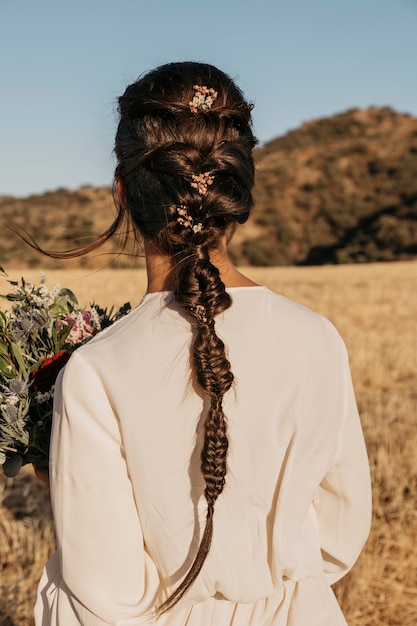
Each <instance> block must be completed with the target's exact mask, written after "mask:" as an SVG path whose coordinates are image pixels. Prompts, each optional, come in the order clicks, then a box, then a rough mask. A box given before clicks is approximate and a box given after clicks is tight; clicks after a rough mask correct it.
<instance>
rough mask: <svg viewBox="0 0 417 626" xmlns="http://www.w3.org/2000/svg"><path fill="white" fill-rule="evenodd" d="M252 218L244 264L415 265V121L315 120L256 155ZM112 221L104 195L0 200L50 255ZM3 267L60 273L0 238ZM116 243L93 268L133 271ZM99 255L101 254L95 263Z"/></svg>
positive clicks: (364, 115) (3, 233) (14, 241)
mask: <svg viewBox="0 0 417 626" xmlns="http://www.w3.org/2000/svg"><path fill="white" fill-rule="evenodd" d="M256 166H257V176H256V186H255V201H256V205H255V210H254V214H253V219H252V220H251V222H250V223H249V224H247V225H245V226H244V227H243V228H241V229H240V230H239V231H238V232H237V233H236V236H235V238H234V240H233V242H232V244H231V254H232V256H233V258H234V260H235V261H236V262H238V263H240V264H246V265H320V264H325V263H352V262H353V263H356V262H361V263H362V262H375V261H394V260H406V259H411V258H415V257H417V119H416V118H413V117H412V116H410V115H407V114H400V113H396V112H395V111H393V110H392V109H390V108H388V107H385V108H375V107H373V108H369V109H365V110H360V109H352V110H349V111H346V112H345V113H341V114H338V115H335V116H333V117H329V118H325V119H319V120H313V121H310V122H307V123H305V124H303V125H302V126H301V128H299V129H297V130H295V131H291V132H289V133H287V134H286V135H285V136H283V137H280V138H278V139H274V140H273V141H271V142H269V143H267V144H266V145H264V146H263V147H262V148H260V149H259V150H258V151H257V153H256ZM113 212H114V208H113V201H112V198H111V191H110V189H108V188H98V189H96V188H92V187H83V188H81V189H79V190H77V191H68V190H65V189H59V190H56V191H53V192H48V193H45V194H43V195H36V196H30V197H28V198H24V199H18V198H12V197H0V221H1V222H2V223H7V222H8V221H9V220H13V221H14V222H15V223H16V224H17V225H18V226H20V227H24V228H26V230H27V231H28V232H29V233H30V234H31V235H32V236H33V237H34V238H35V239H36V240H37V241H38V242H39V243H40V244H41V245H42V246H44V247H46V248H47V249H64V248H68V247H72V246H73V245H74V244H77V243H81V242H82V243H85V242H86V241H89V240H91V239H92V238H94V236H95V235H98V234H99V233H101V232H103V230H104V229H105V228H106V227H107V226H108V225H109V224H110V222H111V219H112V215H113ZM0 249H1V251H2V252H1V258H0V264H1V265H6V266H7V265H11V264H13V265H14V266H16V265H17V264H22V265H23V264H24V265H28V264H31V265H42V266H51V265H54V266H57V265H58V266H63V262H60V261H58V262H57V261H54V260H49V259H45V258H44V257H41V256H40V255H39V254H38V253H36V252H34V251H32V250H31V249H30V248H28V247H27V246H25V245H22V242H21V241H20V240H19V239H18V238H17V237H15V236H11V234H10V232H8V231H7V229H5V228H2V229H1V230H0ZM118 249H119V242H112V243H111V244H109V245H108V246H107V247H106V248H105V250H103V252H108V253H110V256H108V257H104V258H103V257H102V256H101V253H98V252H96V253H95V254H94V255H93V257H91V256H90V257H88V258H82V259H78V260H73V261H71V264H72V265H74V264H82V265H83V266H86V267H90V266H95V265H97V264H99V265H100V266H103V265H115V264H116V265H119V266H120V265H124V266H125V265H130V264H131V263H132V261H131V260H130V259H129V257H125V256H123V257H117V251H118ZM97 254H100V256H99V258H98V259H97ZM65 266H68V262H65Z"/></svg>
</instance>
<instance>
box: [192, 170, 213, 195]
mask: <svg viewBox="0 0 417 626" xmlns="http://www.w3.org/2000/svg"><path fill="white" fill-rule="evenodd" d="M191 178H192V179H193V182H192V183H191V187H194V189H197V191H198V193H199V194H200V196H205V195H206V193H207V188H208V186H209V185H212V184H213V181H214V178H213V176H210V174H209V173H208V172H204V174H193V175H192V176H191Z"/></svg>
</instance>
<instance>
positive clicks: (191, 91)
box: [115, 63, 256, 614]
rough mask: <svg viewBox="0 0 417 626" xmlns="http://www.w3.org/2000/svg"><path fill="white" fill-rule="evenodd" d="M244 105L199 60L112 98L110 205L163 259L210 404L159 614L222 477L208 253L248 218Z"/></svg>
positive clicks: (215, 287) (201, 555) (214, 287)
mask: <svg viewBox="0 0 417 626" xmlns="http://www.w3.org/2000/svg"><path fill="white" fill-rule="evenodd" d="M251 108H252V107H251V105H249V104H248V103H247V102H246V101H245V100H244V98H243V95H242V93H241V91H240V90H239V88H238V87H237V86H236V85H235V84H234V82H233V81H232V80H231V78H230V77H228V76H227V75H226V74H224V73H223V72H221V71H220V70H218V69H216V68H214V67H213V66H210V65H205V64H200V63H174V64H169V65H166V66H162V67H160V68H157V69H156V70H154V71H153V72H150V73H149V74H147V75H145V76H144V77H143V78H141V79H139V80H138V81H137V82H136V83H133V84H132V85H130V86H129V87H128V88H127V89H126V92H125V94H124V95H123V96H122V97H121V98H120V99H119V112H120V122H119V127H118V132H117V136H116V146H115V152H116V156H117V159H118V165H117V168H116V178H117V180H118V181H121V182H122V184H123V185H122V187H123V196H122V198H121V202H120V206H119V210H122V208H123V207H128V211H129V214H130V217H131V218H132V220H133V222H134V223H135V224H136V226H137V228H138V229H139V231H140V232H141V234H142V235H143V236H144V238H145V239H146V240H148V241H150V242H152V244H153V245H154V247H155V248H156V249H157V250H159V251H160V252H162V253H164V254H167V255H169V256H170V257H171V259H172V263H173V270H172V276H173V278H174V279H175V281H174V283H175V287H174V296H175V299H176V301H177V302H178V304H179V305H180V306H181V307H182V309H183V311H184V312H185V314H186V316H188V318H189V320H190V323H191V327H192V330H193V336H192V341H191V347H190V349H191V364H192V374H193V377H194V380H195V383H196V385H198V386H199V388H200V389H201V391H202V392H203V393H204V395H206V396H207V397H208V398H209V401H210V402H209V408H208V410H207V414H206V416H205V421H204V426H203V429H204V441H203V447H202V452H201V471H202V474H203V477H204V481H205V489H204V496H205V499H206V502H207V514H206V521H205V526H204V530H203V533H202V536H201V540H200V544H199V547H198V550H197V553H196V555H195V558H194V561H193V563H192V565H191V567H190V569H189V571H188V573H187V574H186V576H185V578H184V580H183V581H182V582H181V584H180V585H179V586H178V587H177V588H176V589H175V590H174V591H173V593H172V594H171V595H170V596H169V597H168V598H167V599H166V600H165V602H164V603H163V604H162V605H161V606H159V607H158V608H157V612H158V613H159V614H160V613H163V612H164V611H167V610H168V609H170V608H171V607H173V606H174V605H175V604H176V603H177V602H178V601H179V600H180V599H181V598H182V597H183V596H184V594H185V593H186V592H187V590H188V589H189V588H190V587H191V585H192V584H193V582H194V581H195V579H196V578H197V576H198V574H199V572H200V571H201V568H202V567H203V564H204V562H205V560H206V557H207V555H208V553H209V550H210V546H211V541H212V537H213V519H214V512H215V504H216V501H217V499H218V497H219V496H220V494H221V493H222V491H223V489H224V486H225V481H226V474H227V453H228V448H229V441H228V436H227V419H226V416H225V414H224V411H223V399H224V396H225V394H226V393H227V392H228V391H229V390H230V388H231V386H232V384H233V374H232V371H231V366H230V363H229V361H228V359H227V356H226V349H225V345H224V343H223V341H222V340H221V339H220V337H218V335H217V333H216V328H215V319H216V317H217V316H218V315H219V314H221V313H222V312H223V311H225V310H227V309H228V308H229V307H230V306H231V297H230V295H229V294H228V293H227V291H226V288H225V285H224V283H223V282H222V280H221V277H220V274H219V270H218V269H217V268H216V267H215V266H214V265H213V264H212V262H211V260H210V251H211V250H215V249H216V248H219V246H220V242H221V240H222V239H224V238H225V237H227V236H228V235H230V234H231V233H232V232H233V230H234V228H235V226H236V225H237V224H242V223H244V222H245V221H246V220H247V219H248V217H249V213H250V210H251V208H252V204H253V198H252V188H253V181H254V164H253V158H252V149H253V147H254V145H255V143H256V140H255V138H254V136H253V134H252V130H251V115H250V111H251Z"/></svg>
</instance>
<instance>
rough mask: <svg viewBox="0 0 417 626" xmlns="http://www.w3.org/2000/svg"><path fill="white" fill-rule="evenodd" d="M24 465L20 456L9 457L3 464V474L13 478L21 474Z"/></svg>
mask: <svg viewBox="0 0 417 626" xmlns="http://www.w3.org/2000/svg"><path fill="white" fill-rule="evenodd" d="M22 465H23V459H22V457H21V456H20V454H14V455H13V456H10V457H8V458H7V459H6V460H5V462H4V463H3V473H4V475H5V476H7V477H8V478H13V477H14V476H17V474H18V473H19V472H20V469H21V467H22Z"/></svg>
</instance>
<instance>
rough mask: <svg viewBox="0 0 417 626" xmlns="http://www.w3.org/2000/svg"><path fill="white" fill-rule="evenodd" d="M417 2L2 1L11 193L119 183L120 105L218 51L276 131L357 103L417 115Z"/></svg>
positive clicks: (266, 132) (215, 57) (1, 147)
mask: <svg viewBox="0 0 417 626" xmlns="http://www.w3.org/2000/svg"><path fill="white" fill-rule="evenodd" d="M416 34H417V0H203V1H201V0H194V1H191V0H143V1H142V0H0V68H1V71H0V76H1V81H0V94H1V101H0V102H1V105H0V107H1V109H0V110H1V115H0V194H11V195H20V196H24V195H27V194H29V193H38V192H42V191H44V190H47V189H55V188H57V187H68V188H76V187H78V186H80V185H82V184H93V185H109V184H111V181H112V173H113V167H114V161H113V156H112V147H113V145H112V144H113V136H114V131H115V126H116V107H115V102H116V98H117V96H118V95H120V94H121V93H122V92H123V90H124V88H125V87H126V85H127V84H128V83H129V82H131V81H132V80H134V79H135V78H136V77H137V76H138V75H140V74H141V73H143V72H144V71H146V70H148V69H151V68H152V67H154V66H156V65H159V64H161V63H165V62H168V61H174V60H198V61H207V62H209V63H213V64H214V65H218V66H219V67H221V68H222V69H224V70H225V71H226V72H228V73H229V74H231V75H232V76H234V77H235V78H236V79H237V81H238V84H239V85H240V86H241V87H242V89H243V90H244V92H245V94H246V96H247V97H248V98H249V99H250V100H252V101H253V102H254V103H255V109H254V123H255V131H256V133H257V135H258V137H259V139H260V140H261V142H265V141H268V140H269V139H272V138H274V137H276V136H278V135H281V134H283V133H285V132H286V131H287V130H289V129H292V128H296V127H297V126H299V125H300V124H301V123H302V122H303V121H305V120H308V119H311V118H317V117H324V116H327V115H331V114H333V113H336V112H341V111H344V110H346V109H348V108H351V107H367V106H370V105H378V106H379V105H381V106H383V105H390V106H392V107H393V108H394V109H396V110H397V111H400V112H408V113H412V114H413V115H417V35H416Z"/></svg>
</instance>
